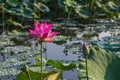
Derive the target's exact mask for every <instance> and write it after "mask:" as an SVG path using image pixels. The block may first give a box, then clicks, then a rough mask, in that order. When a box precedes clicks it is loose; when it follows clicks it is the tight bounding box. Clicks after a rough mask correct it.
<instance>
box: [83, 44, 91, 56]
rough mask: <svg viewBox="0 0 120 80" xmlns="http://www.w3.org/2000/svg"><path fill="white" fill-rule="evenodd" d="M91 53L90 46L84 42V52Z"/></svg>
mask: <svg viewBox="0 0 120 80" xmlns="http://www.w3.org/2000/svg"><path fill="white" fill-rule="evenodd" d="M89 53H90V50H89V47H88V46H87V45H86V44H85V43H84V44H83V54H85V55H88V54H89Z"/></svg>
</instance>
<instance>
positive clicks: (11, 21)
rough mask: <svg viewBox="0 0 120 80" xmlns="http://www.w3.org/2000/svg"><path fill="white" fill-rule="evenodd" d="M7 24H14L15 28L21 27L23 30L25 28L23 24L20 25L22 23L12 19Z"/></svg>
mask: <svg viewBox="0 0 120 80" xmlns="http://www.w3.org/2000/svg"><path fill="white" fill-rule="evenodd" d="M7 22H8V23H10V24H13V25H14V26H19V27H21V28H22V27H23V26H22V24H20V23H18V22H16V21H13V20H11V19H8V20H7Z"/></svg>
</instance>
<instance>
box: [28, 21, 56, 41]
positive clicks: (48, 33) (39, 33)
mask: <svg viewBox="0 0 120 80" xmlns="http://www.w3.org/2000/svg"><path fill="white" fill-rule="evenodd" d="M52 26H53V25H52V24H47V23H46V22H43V23H41V24H40V25H39V24H38V22H35V24H34V30H30V31H29V34H30V35H31V36H32V37H33V38H35V39H36V40H38V41H46V42H53V40H52V38H53V37H54V36H56V35H57V34H58V32H52Z"/></svg>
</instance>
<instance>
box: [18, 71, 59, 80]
mask: <svg viewBox="0 0 120 80" xmlns="http://www.w3.org/2000/svg"><path fill="white" fill-rule="evenodd" d="M37 70H38V69H37ZM54 74H57V75H55V76H54V77H56V78H57V77H58V76H59V72H54V71H52V72H48V73H43V80H48V78H49V77H50V76H53V75H54ZM28 75H29V76H30V78H31V80H40V73H38V72H33V71H31V70H29V71H28V72H21V73H19V74H18V75H17V77H16V80H30V79H29V78H28ZM53 80H56V79H53Z"/></svg>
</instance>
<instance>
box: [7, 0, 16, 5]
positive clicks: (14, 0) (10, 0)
mask: <svg viewBox="0 0 120 80" xmlns="http://www.w3.org/2000/svg"><path fill="white" fill-rule="evenodd" d="M6 2H7V3H8V4H9V5H11V6H13V7H15V6H17V4H18V0H6Z"/></svg>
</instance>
